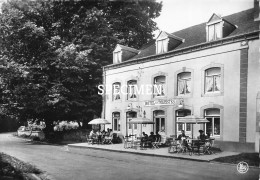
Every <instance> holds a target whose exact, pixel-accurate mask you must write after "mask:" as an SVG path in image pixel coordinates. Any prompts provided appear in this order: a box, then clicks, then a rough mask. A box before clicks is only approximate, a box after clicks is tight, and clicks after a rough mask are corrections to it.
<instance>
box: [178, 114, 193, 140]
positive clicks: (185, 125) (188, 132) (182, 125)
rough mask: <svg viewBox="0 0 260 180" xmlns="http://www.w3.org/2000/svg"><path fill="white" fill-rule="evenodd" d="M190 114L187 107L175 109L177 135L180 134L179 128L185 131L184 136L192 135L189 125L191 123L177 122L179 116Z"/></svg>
mask: <svg viewBox="0 0 260 180" xmlns="http://www.w3.org/2000/svg"><path fill="white" fill-rule="evenodd" d="M189 115H191V111H190V110H188V109H182V110H178V111H176V124H177V131H176V132H177V137H178V136H179V135H180V134H181V130H184V131H185V135H186V136H190V137H191V136H192V134H191V133H192V132H191V130H192V129H191V127H192V125H191V124H190V123H178V119H179V118H180V117H185V116H189Z"/></svg>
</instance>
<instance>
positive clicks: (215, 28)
mask: <svg viewBox="0 0 260 180" xmlns="http://www.w3.org/2000/svg"><path fill="white" fill-rule="evenodd" d="M220 38H221V24H220V23H216V24H212V25H209V26H208V41H214V40H217V39H220Z"/></svg>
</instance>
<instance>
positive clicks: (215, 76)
mask: <svg viewBox="0 0 260 180" xmlns="http://www.w3.org/2000/svg"><path fill="white" fill-rule="evenodd" d="M210 69H219V74H213V75H207V72H208V71H209V70H210ZM208 78H211V79H212V81H213V82H212V84H213V87H212V91H208V90H207V79H208ZM216 78H219V82H218V83H219V86H220V87H219V88H220V89H219V90H216ZM221 80H222V77H221V67H211V68H208V69H206V70H205V77H204V92H205V94H211V93H220V92H221V90H222V88H223V87H222V86H221V85H222V83H221Z"/></svg>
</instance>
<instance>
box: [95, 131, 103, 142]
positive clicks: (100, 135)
mask: <svg viewBox="0 0 260 180" xmlns="http://www.w3.org/2000/svg"><path fill="white" fill-rule="evenodd" d="M96 135H97V138H98V144H99V143H101V142H102V133H101V132H100V130H97V132H96Z"/></svg>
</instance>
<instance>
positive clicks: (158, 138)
mask: <svg viewBox="0 0 260 180" xmlns="http://www.w3.org/2000/svg"><path fill="white" fill-rule="evenodd" d="M155 137H156V141H157V142H161V139H162V136H161V135H160V134H159V131H156V135H155Z"/></svg>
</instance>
